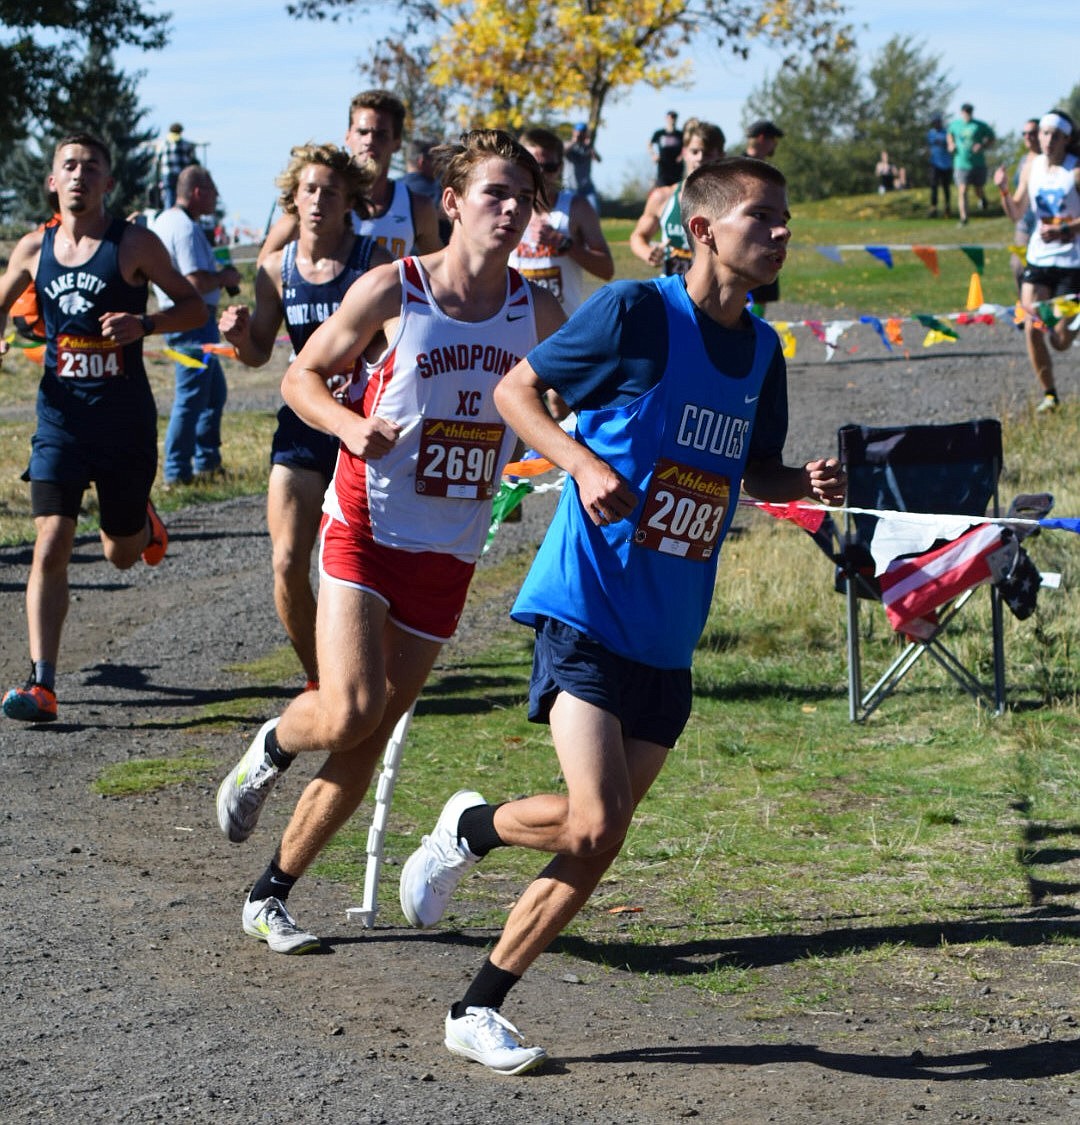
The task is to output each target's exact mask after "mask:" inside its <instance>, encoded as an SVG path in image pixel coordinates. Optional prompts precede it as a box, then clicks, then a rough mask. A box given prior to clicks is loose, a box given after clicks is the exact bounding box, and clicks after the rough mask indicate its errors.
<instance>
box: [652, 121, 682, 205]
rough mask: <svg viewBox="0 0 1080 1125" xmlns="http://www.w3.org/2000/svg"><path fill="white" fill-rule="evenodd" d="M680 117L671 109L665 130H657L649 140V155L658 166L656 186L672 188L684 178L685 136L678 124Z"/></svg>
mask: <svg viewBox="0 0 1080 1125" xmlns="http://www.w3.org/2000/svg"><path fill="white" fill-rule="evenodd" d="M678 119H679V115H678V114H677V113H676V112H675V111H674V110H673V109H669V110H668V112H667V114H666V115H665V121H666V123H665V125H664V128H663V129H657V130H656V132H655V133H653V135H652V137H651V138H650V140H649V153H650V155H651V156H652V159H653V163H654V164H655V165H656V186H657V187H671V185H672V184H677V183H679V181H680V180H681V179H682V178H683V162H682V156H681V155H680V154H681V153H682V147H683V135H682V133H681V131H680V130H679V128H678V125H677V124H676V122H677V121H678Z"/></svg>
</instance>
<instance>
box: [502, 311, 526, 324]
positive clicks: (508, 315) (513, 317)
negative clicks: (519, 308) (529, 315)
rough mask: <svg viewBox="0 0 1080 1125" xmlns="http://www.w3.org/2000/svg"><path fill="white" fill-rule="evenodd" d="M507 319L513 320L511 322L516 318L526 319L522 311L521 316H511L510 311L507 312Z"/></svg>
mask: <svg viewBox="0 0 1080 1125" xmlns="http://www.w3.org/2000/svg"><path fill="white" fill-rule="evenodd" d="M506 319H507V320H508V321H511V322H513V321H515V320H524V319H525V313H521V314H520V315H519V316H511V315H510V314H509V313H507V314H506Z"/></svg>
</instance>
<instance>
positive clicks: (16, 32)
mask: <svg viewBox="0 0 1080 1125" xmlns="http://www.w3.org/2000/svg"><path fill="white" fill-rule="evenodd" d="M168 29H169V16H168V14H167V13H166V14H164V15H161V14H155V13H154V12H152V11H150V5H148V4H144V3H143V2H142V0H0V32H2V34H0V74H2V75H3V81H2V82H0V151H7V150H8V149H9V147H10V145H11V143H12V142H13V141H19V140H24V139H26V138H27V137H28V136H30V135H31V134H32V133H34V132H35V131H39V130H40V129H41V128H42V127H43V126H45V125H46V124H47V123H48V121H49V113H50V105H51V104H52V103H53V102H54V100H55V99H56V98H57V97H58V96H61V95H62V92H63V91H64V90H71V89H75V88H76V87H75V86H74V85H73V75H74V74H75V72H77V71H78V70H79V69H80V65H81V58H82V57H83V56H84V55H85V53H86V48H87V46H88V45H89V44H91V43H98V44H99V45H100V47H101V50H102V51H103V52H104V53H105V54H108V53H109V52H110V51H112V50H114V49H115V48H116V47H118V46H120V45H121V44H129V45H131V46H134V47H140V48H142V49H143V50H145V51H157V50H160V49H161V48H162V47H164V46H165V43H166V40H167V35H168Z"/></svg>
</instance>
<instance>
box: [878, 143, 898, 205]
mask: <svg viewBox="0 0 1080 1125" xmlns="http://www.w3.org/2000/svg"><path fill="white" fill-rule="evenodd" d="M874 175H875V176H877V189H878V195H884V194H885V193H886V192H887V191H895V190H896V176H897V170H896V165H895V164H893V162H892V161H891V160H890V159H889V154H888V152H886V151H885V149H882V150H881V156H880V157H879V158H878V162H877V164H875V165H874Z"/></svg>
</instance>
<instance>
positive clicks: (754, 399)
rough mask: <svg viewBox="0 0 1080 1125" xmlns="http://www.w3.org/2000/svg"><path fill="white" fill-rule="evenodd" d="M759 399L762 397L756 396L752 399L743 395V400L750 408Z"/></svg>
mask: <svg viewBox="0 0 1080 1125" xmlns="http://www.w3.org/2000/svg"><path fill="white" fill-rule="evenodd" d="M759 398H761V395H754V397H753V398H751V397H750V396H749V395H743V399H744V400H745V402H746V405H747V406H749V405H750V403H752V402H757V400H758V399H759Z"/></svg>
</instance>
